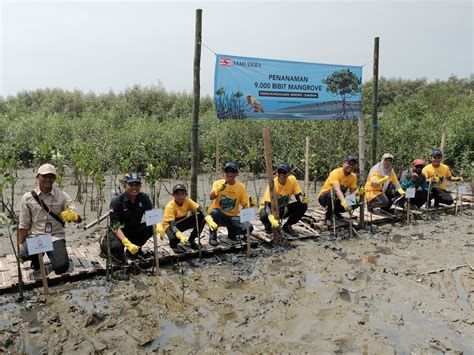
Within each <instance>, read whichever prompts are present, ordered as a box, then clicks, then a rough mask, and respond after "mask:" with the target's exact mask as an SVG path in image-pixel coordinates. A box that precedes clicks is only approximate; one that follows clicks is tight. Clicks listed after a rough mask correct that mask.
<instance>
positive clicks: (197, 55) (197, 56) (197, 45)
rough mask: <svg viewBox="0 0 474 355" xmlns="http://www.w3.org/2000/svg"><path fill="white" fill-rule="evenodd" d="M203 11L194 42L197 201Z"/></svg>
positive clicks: (193, 178) (193, 166)
mask: <svg viewBox="0 0 474 355" xmlns="http://www.w3.org/2000/svg"><path fill="white" fill-rule="evenodd" d="M201 33H202V10H201V9H197V10H196V35H195V41H194V80H193V96H194V98H193V112H192V117H193V126H192V144H191V157H192V161H191V199H192V200H194V201H197V199H196V197H197V178H198V172H199V104H200V102H199V100H200V96H201V81H200V69H201V42H202V36H201Z"/></svg>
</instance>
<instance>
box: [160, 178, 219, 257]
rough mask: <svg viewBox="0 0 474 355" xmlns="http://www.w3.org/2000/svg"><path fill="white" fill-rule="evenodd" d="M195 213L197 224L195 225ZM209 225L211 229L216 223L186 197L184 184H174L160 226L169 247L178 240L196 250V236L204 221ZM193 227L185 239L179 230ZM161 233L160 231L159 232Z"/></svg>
mask: <svg viewBox="0 0 474 355" xmlns="http://www.w3.org/2000/svg"><path fill="white" fill-rule="evenodd" d="M196 215H197V224H198V225H199V230H198V229H197V226H196ZM203 221H206V223H207V224H208V225H209V229H210V230H211V231H215V230H216V229H217V224H216V223H215V222H214V220H213V219H212V217H211V216H210V215H206V212H204V210H203V209H202V207H201V206H199V204H197V203H196V202H194V201H193V200H191V199H190V198H188V192H187V190H186V186H184V185H183V184H176V185H174V186H173V199H172V200H171V201H170V202H168V203H167V204H166V207H165V212H164V214H163V222H162V228H163V230H164V232H165V233H166V235H167V236H168V239H169V241H170V247H171V248H172V249H176V248H177V246H178V244H179V242H181V243H182V244H188V242H189V246H190V247H191V248H192V249H194V250H198V249H199V245H198V244H196V241H195V240H196V237H197V236H198V235H200V234H201V232H202V230H203V229H204V223H203ZM191 228H192V229H193V230H192V232H191V235H190V236H189V239H186V238H185V237H184V235H183V234H182V233H181V232H184V231H186V230H188V229H191ZM160 234H161V233H160Z"/></svg>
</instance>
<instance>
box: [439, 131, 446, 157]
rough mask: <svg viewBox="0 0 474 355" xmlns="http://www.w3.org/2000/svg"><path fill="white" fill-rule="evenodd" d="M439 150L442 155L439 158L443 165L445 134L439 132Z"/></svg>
mask: <svg viewBox="0 0 474 355" xmlns="http://www.w3.org/2000/svg"><path fill="white" fill-rule="evenodd" d="M439 150H441V153H443V155H442V157H441V162H442V163H444V152H445V150H446V133H445V132H444V131H443V132H441V145H440V147H439Z"/></svg>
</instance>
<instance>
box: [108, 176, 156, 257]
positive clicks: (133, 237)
mask: <svg viewBox="0 0 474 355" xmlns="http://www.w3.org/2000/svg"><path fill="white" fill-rule="evenodd" d="M123 186H124V189H125V191H124V192H122V193H121V194H120V195H118V196H116V197H114V198H113V199H112V201H110V207H109V218H110V226H109V228H108V230H107V233H108V238H103V239H102V243H101V245H100V246H101V256H103V257H106V256H107V243H106V239H108V240H109V245H110V253H111V255H112V256H113V257H115V258H117V259H118V260H122V261H123V260H124V247H125V248H126V255H127V256H128V257H131V258H135V257H137V256H143V253H142V251H141V247H142V246H143V245H144V244H145V243H146V242H147V240H148V239H149V238H150V237H151V236H153V226H146V224H145V222H143V223H142V222H141V221H142V218H143V215H144V214H145V211H148V210H151V209H152V208H153V206H152V203H151V200H150V197H149V196H148V195H147V194H145V193H144V192H141V191H140V190H141V187H142V182H141V179H140V177H139V176H138V173H127V174H126V175H125V176H124V184H123Z"/></svg>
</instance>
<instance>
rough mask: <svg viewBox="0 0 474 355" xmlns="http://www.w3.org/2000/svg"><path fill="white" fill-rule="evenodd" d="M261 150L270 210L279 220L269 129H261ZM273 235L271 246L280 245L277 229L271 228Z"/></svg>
mask: <svg viewBox="0 0 474 355" xmlns="http://www.w3.org/2000/svg"><path fill="white" fill-rule="evenodd" d="M263 148H264V154H265V165H266V169H267V178H268V188H269V190H270V197H271V209H272V214H273V216H274V217H275V218H276V219H277V220H279V219H280V216H279V209H278V199H277V197H276V193H275V188H274V182H273V163H272V145H271V142H270V129H269V128H264V129H263ZM272 233H273V239H272V241H273V244H274V245H278V244H279V243H280V231H279V230H278V229H275V228H272Z"/></svg>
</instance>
